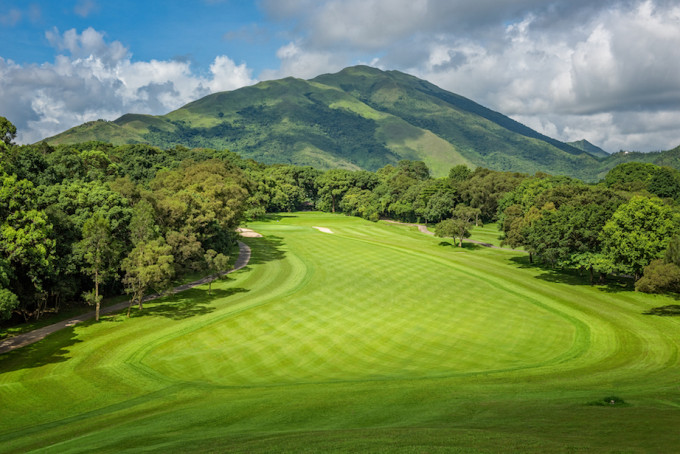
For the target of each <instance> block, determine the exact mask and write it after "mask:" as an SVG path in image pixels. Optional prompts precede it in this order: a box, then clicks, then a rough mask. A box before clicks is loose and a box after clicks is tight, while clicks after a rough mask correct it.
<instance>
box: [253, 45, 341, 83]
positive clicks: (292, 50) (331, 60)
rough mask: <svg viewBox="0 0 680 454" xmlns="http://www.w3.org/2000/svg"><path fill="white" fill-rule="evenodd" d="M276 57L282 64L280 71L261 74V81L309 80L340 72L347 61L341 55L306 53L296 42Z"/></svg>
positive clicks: (279, 52)
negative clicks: (294, 78) (284, 78)
mask: <svg viewBox="0 0 680 454" xmlns="http://www.w3.org/2000/svg"><path fill="white" fill-rule="evenodd" d="M276 56H277V58H278V59H279V62H280V67H279V69H277V70H265V71H263V72H262V74H260V78H261V79H263V80H267V79H278V78H282V77H287V76H293V77H299V78H304V79H309V78H312V77H315V76H318V75H319V74H325V73H329V72H334V71H339V70H341V69H342V68H344V67H345V66H346V59H345V58H344V56H343V55H341V54H339V53H335V52H328V51H326V52H315V51H306V50H303V49H301V48H300V47H299V46H298V45H297V43H294V42H291V43H288V44H286V45H285V46H282V47H281V48H279V50H278V51H277V52H276Z"/></svg>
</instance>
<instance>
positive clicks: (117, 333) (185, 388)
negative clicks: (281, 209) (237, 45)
mask: <svg viewBox="0 0 680 454" xmlns="http://www.w3.org/2000/svg"><path fill="white" fill-rule="evenodd" d="M313 226H322V227H328V228H330V229H331V230H332V231H333V232H334V233H333V234H326V233H321V232H318V231H316V230H314V229H313V228H312V227H313ZM249 227H254V228H255V229H256V230H260V231H261V232H262V233H264V234H265V238H263V239H252V240H248V241H249V244H250V245H251V247H252V248H253V261H252V262H251V265H250V266H249V267H248V268H247V269H245V270H242V271H240V272H238V273H235V274H234V275H233V276H232V277H231V278H230V279H229V280H227V281H223V282H219V283H216V284H214V285H213V289H215V295H213V296H212V297H210V298H208V297H207V295H206V293H205V290H206V289H205V288H203V289H200V288H199V289H195V290H194V291H190V292H187V293H186V294H184V295H183V296H176V297H173V298H167V299H165V300H162V301H159V302H158V303H154V304H152V305H148V306H147V309H148V310H147V311H146V314H145V315H144V316H141V317H133V318H132V319H130V320H126V319H125V318H124V317H113V318H108V319H106V320H105V321H104V322H103V323H100V324H94V323H89V324H83V325H82V326H80V325H79V326H77V327H76V328H74V329H71V330H67V331H65V332H63V333H58V334H56V335H54V336H50V337H49V338H47V339H46V340H44V341H43V342H41V343H38V344H35V347H34V349H29V350H24V351H22V350H23V349H22V350H19V351H17V352H13V354H10V355H3V356H2V357H0V401H1V402H2V404H3V405H2V406H1V407H0V420H2V421H3V427H2V428H0V446H2V450H3V451H7V452H26V451H30V450H31V449H43V450H45V451H46V452H59V453H65V452H83V451H87V452H94V451H97V452H106V451H116V452H125V451H126V450H129V451H135V452H138V451H140V450H148V451H163V452H168V451H187V452H192V451H193V452H208V451H239V450H242V451H248V452H260V451H271V450H272V449H274V450H280V451H285V450H288V451H289V452H305V450H307V451H308V452H313V451H317V452H318V451H344V450H349V451H354V452H356V451H357V450H359V451H362V452H381V450H382V451H384V450H386V449H387V447H388V446H391V447H393V448H398V447H399V446H402V445H403V446H409V447H405V448H404V449H405V451H404V452H408V451H409V450H410V451H416V452H420V451H428V452H437V450H436V449H435V448H433V446H432V445H431V444H428V442H427V441H426V439H427V440H439V441H438V443H439V445H438V446H440V447H441V449H442V450H443V452H447V451H450V450H451V448H452V443H453V441H452V437H457V438H456V440H458V441H457V443H459V444H460V447H461V449H463V450H465V449H467V450H468V451H472V452H474V451H480V450H481V451H484V450H485V448H484V447H486V448H487V449H486V450H487V451H488V450H491V451H493V449H494V447H498V446H504V447H510V448H509V449H510V450H512V449H515V450H521V451H523V452H553V451H558V452H563V451H579V450H580V451H591V452H592V451H600V452H602V451H604V452H607V451H618V452H621V451H636V450H637V451H643V450H646V451H651V452H672V451H673V449H675V448H676V447H677V440H676V439H675V437H674V433H675V430H676V429H677V428H676V427H675V426H676V424H675V422H674V421H677V420H678V418H680V391H679V390H678V387H677V377H678V375H679V373H680V364H678V343H680V335H679V333H680V320H678V319H677V318H673V317H653V316H645V315H642V313H643V312H645V311H647V310H649V309H650V308H652V307H657V306H663V305H667V304H674V303H675V301H674V300H673V299H671V298H666V297H653V296H649V295H641V294H635V293H629V292H626V293H621V292H616V291H613V292H612V291H604V290H605V289H603V288H602V287H594V288H591V287H590V286H588V285H574V283H573V282H572V281H570V280H569V279H565V280H564V282H562V281H561V279H560V276H559V275H558V274H556V273H551V272H549V271H545V270H541V269H537V268H533V267H528V266H526V264H525V263H523V262H522V261H521V260H520V261H519V262H517V261H516V260H517V258H518V257H521V254H516V253H512V252H504V251H497V250H490V249H484V248H478V247H474V246H471V245H470V246H466V247H465V248H463V250H459V249H458V248H453V247H451V246H440V242H441V240H440V239H437V238H432V237H428V236H426V235H423V234H420V233H418V232H416V231H414V230H409V229H408V228H405V227H403V226H394V225H386V224H382V223H378V224H373V223H369V222H366V221H362V220H359V219H354V218H349V217H344V216H334V215H326V214H318V213H304V214H295V215H293V216H290V217H289V216H288V215H286V216H283V217H282V218H281V220H280V222H264V223H259V224H256V225H250V226H249ZM609 290H611V289H609ZM612 394H615V395H621V397H624V398H626V400H627V401H628V402H630V403H631V406H630V407H623V408H606V407H589V406H586V405H585V403H586V402H590V401H594V400H598V399H601V398H602V397H604V396H607V395H612ZM6 402H8V404H7V405H5V403H6ZM425 427H426V428H429V429H427V430H428V432H427V436H426V437H425V435H423V432H422V431H423V430H424V429H423V428H425ZM353 431H355V433H356V436H353V435H351V434H352V433H353ZM400 433H402V434H403V436H401V435H399V434H400ZM456 434H457V435H456ZM339 439H342V440H344V442H340V441H339ZM395 440H401V442H402V445H397V444H390V443H391V442H394V441H395ZM406 440H410V441H409V442H408V443H407V442H406ZM489 440H493V442H491V441H489ZM50 445H51V448H49V449H45V448H46V447H48V446H50ZM310 447H316V448H318V449H312V448H310ZM279 448H281V449H279Z"/></svg>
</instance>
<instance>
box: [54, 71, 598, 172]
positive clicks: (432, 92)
mask: <svg viewBox="0 0 680 454" xmlns="http://www.w3.org/2000/svg"><path fill="white" fill-rule="evenodd" d="M83 138H87V139H86V140H92V139H96V140H104V141H109V142H112V143H114V144H122V143H139V142H143V143H149V144H152V145H156V146H159V147H171V146H174V145H183V146H188V147H211V148H218V149H223V148H227V149H230V150H232V151H235V152H237V153H239V154H241V155H242V156H244V157H246V158H252V159H256V160H258V161H261V162H264V163H291V164H298V165H312V166H315V167H318V168H334V167H340V168H347V169H360V168H361V169H368V170H376V169H378V168H380V167H383V166H385V165H387V164H394V163H396V162H398V161H399V160H401V159H415V160H422V161H424V162H425V163H426V164H427V165H428V167H429V168H430V169H431V170H432V173H433V175H435V176H441V175H445V174H446V173H447V172H448V170H449V168H450V167H451V166H453V165H456V164H466V165H469V166H471V167H474V166H484V167H489V168H492V169H497V170H512V171H518V172H527V173H534V172H536V171H543V172H548V173H552V174H567V175H572V176H577V177H580V178H584V179H586V180H593V179H595V178H597V173H598V169H599V168H600V167H601V163H600V161H599V160H598V159H597V158H595V157H593V156H592V155H591V154H589V153H588V152H585V151H584V150H581V149H579V148H577V147H574V146H572V145H569V144H566V143H563V142H560V141H557V140H555V139H552V138H550V137H547V136H544V135H542V134H540V133H538V132H536V131H534V130H532V129H530V128H528V127H526V126H524V125H522V124H520V123H518V122H516V121H514V120H512V119H510V118H509V117H506V116H504V115H502V114H500V113H498V112H494V111H492V110H490V109H488V108H486V107H483V106H481V105H479V104H477V103H475V102H473V101H471V100H469V99H467V98H464V97H462V96H459V95H456V94H454V93H450V92H448V91H446V90H443V89H441V88H439V87H437V86H435V85H433V84H431V83H429V82H427V81H424V80H421V79H418V78H416V77H413V76H410V75H407V74H404V73H401V72H398V71H381V70H378V69H375V68H371V67H367V66H355V67H350V68H346V69H344V70H342V71H340V72H339V73H336V74H325V75H321V76H318V77H316V78H314V79H311V80H307V81H305V80H301V79H295V78H286V79H281V80H273V81H267V82H261V83H258V84H256V85H253V86H250V87H244V88H241V89H238V90H234V91H231V92H222V93H215V94H212V95H209V96H206V97H204V98H202V99H199V100H197V101H194V102H192V103H189V104H187V105H185V106H183V107H182V108H180V109H177V110H175V111H173V112H170V113H168V114H167V115H162V116H150V115H135V114H127V115H124V116H122V117H121V118H119V119H117V120H115V121H113V122H102V121H99V122H91V123H89V124H85V125H81V126H78V127H76V128H73V129H71V130H69V131H66V132H64V133H62V134H59V135H57V136H55V137H52V138H50V139H47V141H48V142H49V143H52V144H59V143H74V142H78V141H82V140H84V139H83Z"/></svg>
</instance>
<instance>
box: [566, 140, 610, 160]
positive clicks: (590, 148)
mask: <svg viewBox="0 0 680 454" xmlns="http://www.w3.org/2000/svg"><path fill="white" fill-rule="evenodd" d="M567 143H568V144H569V145H571V146H572V147H574V148H578V149H579V150H583V151H585V152H586V153H588V154H590V155H592V156H595V157H596V158H606V157H608V156H609V153H607V152H606V151H604V150H603V149H602V148H600V147H598V146H596V145H593V144H592V143H590V142H588V141H587V140H586V139H582V140H578V141H576V142H567Z"/></svg>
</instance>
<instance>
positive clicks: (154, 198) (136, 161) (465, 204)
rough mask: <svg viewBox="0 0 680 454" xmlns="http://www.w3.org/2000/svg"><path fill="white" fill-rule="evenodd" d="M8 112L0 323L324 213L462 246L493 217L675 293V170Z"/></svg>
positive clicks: (562, 257)
mask: <svg viewBox="0 0 680 454" xmlns="http://www.w3.org/2000/svg"><path fill="white" fill-rule="evenodd" d="M15 134H16V129H15V128H14V127H13V126H12V125H11V123H9V122H8V121H6V120H5V119H4V118H2V117H0V180H2V185H1V187H0V222H1V223H2V224H1V226H0V318H1V319H7V318H10V317H12V316H14V317H17V316H18V317H22V318H23V319H26V320H28V319H30V318H40V317H41V316H42V315H43V314H44V313H46V312H55V311H58V310H59V308H60V307H62V305H64V304H71V303H72V302H74V301H84V302H87V303H89V304H92V305H94V306H95V307H96V308H97V310H98V308H99V305H100V303H101V300H102V296H103V295H104V294H114V293H122V292H127V293H128V294H129V295H130V305H131V306H132V305H136V306H138V307H139V308H140V309H141V308H142V300H143V297H144V295H145V294H146V293H147V292H148V291H150V290H152V289H153V290H162V289H163V288H165V287H167V285H168V284H169V282H170V281H171V279H172V278H173V277H174V276H178V275H183V274H186V273H189V272H203V273H211V274H214V273H216V272H217V270H219V269H224V268H226V266H227V265H226V263H227V258H228V255H229V254H230V253H231V251H233V250H234V247H235V244H236V237H235V233H234V231H235V228H236V227H237V226H238V225H239V224H241V223H242V222H243V221H245V220H248V219H256V218H258V217H260V216H263V215H265V214H266V213H271V212H291V211H299V210H311V209H315V210H321V211H328V212H337V213H345V214H347V215H352V216H360V217H363V218H365V219H368V220H371V221H377V220H379V219H381V218H389V219H394V220H399V221H404V222H422V223H428V224H433V225H435V230H436V232H437V234H438V235H439V236H445V237H452V238H456V239H457V242H458V244H459V245H462V240H463V238H465V237H467V236H469V234H470V229H471V228H472V227H473V226H474V225H479V224H482V223H487V222H496V221H498V223H499V227H500V232H499V234H500V235H501V238H502V241H503V244H505V245H508V246H510V247H513V248H521V249H524V250H526V251H527V252H528V253H529V254H530V258H531V259H532V260H537V261H540V262H541V263H543V264H545V265H546V266H550V267H555V268H576V269H582V270H586V271H587V272H589V273H590V275H591V279H593V280H595V279H596V278H603V277H604V276H606V275H608V274H619V275H629V276H631V277H632V278H633V279H634V280H635V282H636V288H637V289H639V290H642V291H652V292H669V291H673V292H680V239H678V235H680V209H679V206H680V172H678V170H676V169H672V168H667V167H659V166H655V165H653V164H640V163H627V164H621V165H619V166H617V167H615V168H614V169H612V170H611V171H610V172H609V173H608V174H607V176H606V177H605V178H604V179H603V181H601V182H600V183H598V184H585V183H583V182H581V181H579V180H576V179H572V178H568V177H560V176H550V175H546V174H541V173H537V174H536V175H533V176H529V175H526V174H520V173H515V172H500V171H492V170H489V169H485V168H477V169H474V170H472V169H469V168H467V167H466V166H462V165H461V166H455V167H453V168H452V169H451V170H450V172H449V174H448V176H446V177H444V178H432V177H431V176H430V172H429V169H428V168H427V166H426V165H425V164H424V163H423V162H420V161H400V162H398V163H396V164H394V165H387V166H385V167H383V168H381V169H379V170H378V171H376V172H369V171H363V170H359V171H350V170H344V169H331V170H326V171H321V170H318V169H314V168H312V167H303V166H295V165H283V164H277V165H264V164H262V163H258V162H256V161H253V160H245V159H242V158H240V157H239V156H238V155H236V154H235V153H231V152H229V151H225V150H222V151H220V150H213V149H205V148H197V149H188V148H185V147H181V146H176V147H173V148H168V149H165V150H161V149H159V148H156V147H152V146H148V145H144V144H134V145H121V146H113V145H111V144H107V143H102V142H85V143H80V144H75V145H59V146H56V147H52V146H50V145H48V144H46V143H40V144H35V145H24V146H17V145H14V144H13V143H12V141H13V139H14V137H15Z"/></svg>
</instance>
